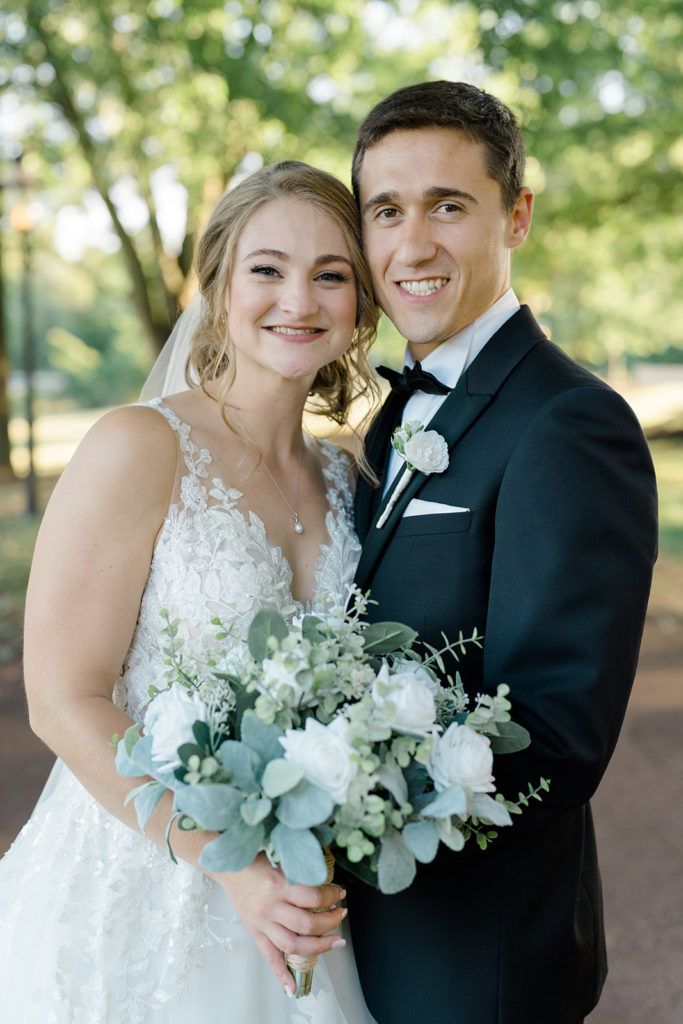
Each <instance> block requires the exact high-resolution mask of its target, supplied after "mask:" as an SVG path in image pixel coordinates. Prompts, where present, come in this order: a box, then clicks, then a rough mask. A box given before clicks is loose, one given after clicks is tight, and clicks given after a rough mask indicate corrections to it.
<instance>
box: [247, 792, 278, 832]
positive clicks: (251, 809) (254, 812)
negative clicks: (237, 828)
mask: <svg viewBox="0 0 683 1024" xmlns="http://www.w3.org/2000/svg"><path fill="white" fill-rule="evenodd" d="M272 807H273V801H272V800H269V799H268V797H267V796H264V797H262V798H261V799H260V800H245V801H244V803H243V804H240V814H241V815H242V820H243V821H245V822H246V823H247V825H252V826H253V825H258V824H260V822H262V821H263V819H264V818H267V817H268V815H269V814H270V812H271V810H272Z"/></svg>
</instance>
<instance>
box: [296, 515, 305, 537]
mask: <svg viewBox="0 0 683 1024" xmlns="http://www.w3.org/2000/svg"><path fill="white" fill-rule="evenodd" d="M303 532H304V528H303V524H302V523H301V522H300V521H299V517H298V516H297V515H295V516H294V533H303Z"/></svg>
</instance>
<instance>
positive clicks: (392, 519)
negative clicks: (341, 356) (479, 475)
mask: <svg viewBox="0 0 683 1024" xmlns="http://www.w3.org/2000/svg"><path fill="white" fill-rule="evenodd" d="M491 400H492V398H491V395H468V394H467V390H466V381H465V379H464V378H463V379H462V380H461V381H460V382H459V384H458V386H457V387H456V388H455V390H454V391H453V392H452V394H450V395H449V396H448V398H447V399H446V401H445V402H444V403H443V405H442V406H441V407H440V408H439V409H438V410H437V412H436V415H435V416H433V417H432V419H431V420H430V422H429V423H428V424H427V428H426V429H427V430H437V431H438V432H439V433H440V434H441V435H442V437H443V438H444V439H445V441H446V444H447V445H448V447H449V450H450V449H452V448H453V447H454V446H455V445H456V444H457V443H458V441H459V440H460V438H461V437H462V435H463V434H464V433H465V431H466V430H467V429H468V428H469V427H470V426H471V424H472V423H474V421H475V420H476V419H477V418H478V417H479V416H480V415H481V413H482V412H483V411H484V409H485V408H486V406H487V405H489V403H490V402H491ZM401 476H402V474H397V477H396V480H394V483H393V485H392V487H391V488H390V489H389V491H388V492H387V494H386V496H385V498H384V500H383V501H382V502H381V504H380V506H379V508H378V509H377V510H376V512H375V515H374V517H373V520H372V524H371V526H370V529H369V532H368V534H367V537H366V539H365V543H364V545H363V551H362V554H361V557H360V561H359V563H358V569H357V570H356V582H357V583H358V586H359V587H361V589H362V588H363V586H364V585H365V582H366V581H367V579H368V577H369V575H370V573H371V571H372V569H373V567H374V565H375V563H376V562H377V561H378V559H379V558H380V556H381V554H382V552H383V550H384V548H385V547H386V544H387V542H388V541H389V539H390V537H391V534H392V532H393V530H394V529H395V527H396V524H397V523H398V521H399V520H400V518H401V516H402V515H403V512H404V509H405V508H406V506H407V505H408V502H409V501H411V500H412V498H414V497H415V495H416V494H417V493H418V492H419V491H420V489H421V488H422V487H423V486H424V484H425V483H426V482H427V476H425V474H424V473H415V474H414V476H413V477H412V479H411V481H410V483H409V484H408V486H407V487H406V489H405V490H404V491H403V493H402V494H401V496H400V498H399V499H398V501H397V502H396V504H395V506H394V507H393V509H392V510H391V513H390V515H389V518H388V519H387V521H386V523H385V524H384V526H383V527H382V529H381V530H378V529H377V527H376V525H375V524H376V523H377V520H378V519H379V516H380V515H381V513H382V511H383V510H384V508H385V506H386V504H387V502H388V501H389V500H390V498H391V495H392V493H393V491H394V488H395V487H396V486H397V484H398V480H399V479H400V478H401Z"/></svg>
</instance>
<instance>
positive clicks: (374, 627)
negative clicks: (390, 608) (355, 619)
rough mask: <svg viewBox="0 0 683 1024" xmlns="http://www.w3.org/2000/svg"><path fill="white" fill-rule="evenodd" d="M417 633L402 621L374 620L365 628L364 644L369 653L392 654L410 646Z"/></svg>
mask: <svg viewBox="0 0 683 1024" xmlns="http://www.w3.org/2000/svg"><path fill="white" fill-rule="evenodd" d="M416 639H417V633H416V632H415V630H414V629H411V628H410V626H405V625H404V624H403V623H402V622H372V623H371V624H370V625H369V626H368V627H367V628H366V629H364V630H363V644H364V648H365V651H366V652H367V653H368V654H378V655H382V654H391V653H392V652H393V651H398V650H400V649H401V648H403V647H409V646H410V645H411V644H412V643H413V641H414V640H416Z"/></svg>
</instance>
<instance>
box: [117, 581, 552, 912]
mask: <svg viewBox="0 0 683 1024" xmlns="http://www.w3.org/2000/svg"><path fill="white" fill-rule="evenodd" d="M367 603H368V597H367V596H363V595H362V594H361V593H360V592H359V591H355V592H354V594H353V599H352V603H351V607H350V610H348V611H345V610H344V609H342V608H339V607H328V608H326V609H325V610H324V611H322V612H320V613H318V614H307V615H303V616H301V617H299V618H297V619H294V620H293V621H292V622H291V623H288V622H286V621H285V619H284V618H283V617H282V616H281V615H280V614H279V613H278V612H277V611H276V610H274V609H270V608H266V609H264V610H262V611H260V612H259V613H258V614H257V615H256V616H255V618H254V620H253V622H252V623H251V626H250V628H249V631H248V636H247V638H246V640H240V639H237V638H235V637H233V636H232V635H231V631H230V630H224V629H222V627H221V624H220V622H219V621H218V620H215V624H216V626H217V641H218V653H217V654H213V655H212V656H211V657H207V659H206V660H205V661H203V662H201V663H197V662H195V661H192V660H190V659H183V654H182V639H181V638H180V636H179V622H178V621H175V622H171V621H169V620H168V615H167V613H164V614H165V615H166V620H167V625H166V627H165V629H164V630H163V632H164V634H165V635H166V637H167V646H166V648H165V654H166V658H167V664H168V673H167V679H166V686H165V687H164V688H161V687H159V688H157V687H152V688H151V692H150V697H151V700H150V703H149V706H148V708H147V712H146V715H145V718H144V722H143V728H142V733H141V731H140V728H139V726H138V725H134V726H131V727H130V728H129V729H128V730H127V732H126V734H125V736H124V737H123V738H122V739H121V740H120V741H119V742H118V749H117V757H116V764H117V769H118V771H119V773H120V774H122V775H126V776H140V775H143V774H145V775H149V776H152V781H148V782H145V783H144V784H143V785H141V786H139V787H138V788H137V789H135V790H134V791H133V792H132V793H131V794H130V796H129V799H132V800H134V801H135V806H136V811H137V815H138V822H139V824H140V827H141V828H142V829H143V830H144V827H145V825H146V823H147V821H148V819H149V817H150V815H151V814H152V812H153V810H154V808H155V807H156V805H157V803H158V801H159V799H160V798H161V796H162V795H163V793H164V792H165V791H166V790H167V789H168V790H172V791H173V802H174V816H173V817H172V819H171V822H169V833H170V828H171V824H172V822H173V821H175V820H177V822H178V827H179V828H181V829H194V828H200V829H207V830H211V831H215V832H217V833H218V836H217V838H215V839H213V840H211V841H210V842H208V843H207V844H206V845H205V847H204V849H203V851H202V854H201V857H200V862H201V864H202V865H203V866H204V867H205V868H207V869H208V870H210V871H240V870H241V869H243V868H245V867H247V866H248V865H249V864H250V863H251V862H252V861H253V860H254V858H255V857H256V855H257V854H258V853H259V852H260V851H262V850H264V851H265V852H266V854H267V855H268V857H269V858H270V859H271V861H272V862H273V863H277V864H279V865H280V866H281V867H282V870H283V872H284V874H285V875H286V877H287V879H288V880H289V881H290V882H291V883H305V884H309V885H319V884H322V883H323V882H324V881H325V880H326V876H327V873H328V867H327V864H326V860H325V855H324V852H323V851H324V849H325V848H328V847H331V848H332V849H333V851H334V854H335V856H336V858H337V859H338V860H339V861H341V863H343V864H344V866H345V867H347V868H348V869H349V870H351V871H352V872H353V873H355V874H356V875H357V876H358V877H360V878H362V879H363V880H365V881H368V882H370V883H371V884H374V885H375V886H377V887H378V888H379V889H380V890H381V891H382V892H384V893H395V892H398V891H400V890H401V889H404V888H406V887H407V886H409V885H410V883H411V882H412V880H413V878H414V876H415V872H416V862H417V861H420V862H424V863H426V862H429V861H431V860H433V859H434V857H435V855H436V852H437V849H438V847H439V845H440V843H444V844H445V845H446V846H447V847H449V848H450V849H451V850H460V849H462V847H463V846H464V844H465V841H466V840H467V839H468V838H469V837H471V836H474V837H475V840H476V841H477V842H478V843H479V845H480V846H482V847H486V845H487V843H488V842H489V840H490V839H492V838H493V837H494V836H495V835H496V832H495V829H496V828H497V827H500V826H508V825H510V824H511V823H512V818H511V815H512V814H515V813H520V812H521V809H522V806H523V805H524V804H526V803H528V799H529V798H530V797H533V798H536V799H539V798H540V792H541V790H545V789H547V786H548V783H547V782H546V781H545V780H544V779H542V780H541V781H540V784H539V785H538V787H536V788H534V787H532V786H531V784H530V785H529V792H528V794H526V795H524V794H520V795H519V799H518V800H517V801H515V802H511V801H509V800H506V799H505V798H504V797H503V796H502V795H501V794H500V793H496V787H495V781H494V774H493V767H494V756H498V755H499V754H505V753H511V752H513V751H516V750H520V749H522V748H523V747H525V746H527V745H528V742H529V737H528V734H527V732H526V730H524V729H523V728H521V727H520V726H519V725H516V724H515V723H514V722H512V721H511V718H510V707H511V705H510V702H509V701H508V699H507V697H508V687H507V686H505V685H500V686H499V687H498V690H497V693H496V694H495V696H493V695H488V696H479V697H477V699H476V701H475V703H474V707H472V708H470V707H469V701H468V698H467V696H466V695H465V692H464V689H463V686H462V684H461V682H460V679H459V676H458V674H457V673H456V676H455V679H452V678H451V677H449V676H446V674H445V668H444V656H445V655H447V654H448V655H452V656H453V657H454V658H455V659H456V660H457V658H458V655H459V653H462V652H463V651H464V650H465V648H466V645H468V644H474V645H477V646H481V637H479V636H478V635H477V632H476V630H475V631H474V633H473V634H472V636H471V637H468V638H465V637H463V635H462V634H461V635H460V636H459V637H458V639H457V641H455V642H454V643H446V644H445V646H444V648H443V649H441V650H435V649H432V648H429V647H426V646H424V645H420V647H419V650H418V649H416V647H415V644H416V641H417V634H416V633H415V631H414V630H412V629H410V628H408V627H407V626H405V625H402V624H401V623H395V622H382V623H373V624H370V625H368V624H367V623H366V622H365V621H364V620H363V614H364V612H365V609H366V607H367ZM442 680H444V681H442ZM169 851H170V853H171V856H173V852H172V850H171V847H170V842H169Z"/></svg>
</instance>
